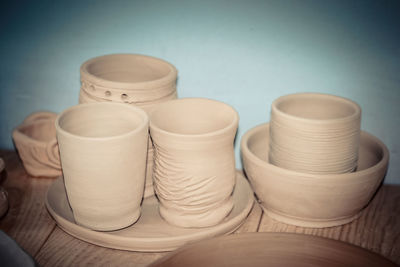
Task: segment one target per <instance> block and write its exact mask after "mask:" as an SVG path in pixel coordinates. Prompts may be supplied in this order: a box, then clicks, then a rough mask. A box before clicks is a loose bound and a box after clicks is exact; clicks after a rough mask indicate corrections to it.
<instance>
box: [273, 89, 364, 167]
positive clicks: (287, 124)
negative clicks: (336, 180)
mask: <svg viewBox="0 0 400 267" xmlns="http://www.w3.org/2000/svg"><path fill="white" fill-rule="evenodd" d="M360 122H361V109H360V107H359V106H358V105H357V104H356V103H354V102H353V101H351V100H348V99H345V98H342V97H338V96H333V95H327V94H316V93H299V94H292V95H286V96H282V97H280V98H278V99H276V100H275V101H274V102H273V103H272V107H271V122H270V132H271V135H270V144H269V146H270V151H269V159H270V161H271V163H272V164H274V165H276V166H279V167H282V168H285V169H289V170H294V171H299V172H305V173H315V174H330V173H332V174H333V173H347V172H352V171H354V170H355V169H356V167H357V160H358V147H359V143H360Z"/></svg>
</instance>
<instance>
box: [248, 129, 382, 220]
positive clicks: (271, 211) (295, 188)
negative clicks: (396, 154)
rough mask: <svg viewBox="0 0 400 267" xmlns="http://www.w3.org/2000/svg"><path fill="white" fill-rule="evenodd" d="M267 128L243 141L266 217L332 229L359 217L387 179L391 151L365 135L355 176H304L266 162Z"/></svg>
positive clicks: (252, 180) (251, 132) (353, 174)
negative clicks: (384, 179)
mask: <svg viewBox="0 0 400 267" xmlns="http://www.w3.org/2000/svg"><path fill="white" fill-rule="evenodd" d="M269 127H270V126H269V124H268V123H267V124H262V125H259V126H257V127H255V128H253V129H251V130H249V131H248V132H247V133H245V135H244V136H243V137H242V140H241V153H242V159H243V165H244V169H245V171H246V175H247V177H248V178H249V180H250V183H251V185H252V187H253V190H254V191H255V193H256V195H257V197H258V198H259V200H260V201H261V206H262V208H263V210H264V211H265V212H266V213H267V215H269V216H270V217H272V218H274V219H276V220H278V221H282V222H284V223H288V224H294V225H298V226H303V227H331V226H336V225H341V224H345V223H348V222H350V221H352V220H354V219H355V218H357V217H358V216H359V214H360V212H361V210H362V209H363V208H364V207H365V206H366V205H367V204H368V202H369V201H370V200H371V198H372V196H373V195H374V193H375V192H376V190H377V188H378V186H379V185H380V183H381V181H382V179H383V178H384V175H385V173H386V170H387V166H388V161H389V151H388V149H387V147H386V146H385V145H384V144H383V143H382V142H381V141H379V140H378V139H377V138H376V137H374V136H372V135H370V134H368V133H367V132H364V131H362V132H361V138H360V148H359V159H358V167H357V170H356V171H355V172H352V173H343V174H326V175H321V174H308V173H301V172H296V171H291V170H287V169H283V168H280V167H277V166H275V165H273V164H271V163H270V162H269V161H268V148H269V146H268V144H269V142H270V136H269Z"/></svg>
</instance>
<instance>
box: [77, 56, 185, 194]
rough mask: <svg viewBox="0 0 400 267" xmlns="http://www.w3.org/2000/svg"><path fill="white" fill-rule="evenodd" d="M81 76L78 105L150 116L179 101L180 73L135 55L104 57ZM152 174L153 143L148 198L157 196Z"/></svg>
mask: <svg viewBox="0 0 400 267" xmlns="http://www.w3.org/2000/svg"><path fill="white" fill-rule="evenodd" d="M80 72H81V83H82V86H81V90H80V95H79V103H93V102H104V101H112V102H120V103H129V104H134V105H136V106H138V107H140V108H142V109H143V110H144V111H146V112H147V113H149V112H150V111H151V110H152V109H153V108H154V107H156V106H157V105H158V104H160V103H163V102H166V101H168V100H171V99H176V98H177V93H176V79H177V70H176V68H175V67H174V66H173V65H172V64H170V63H168V62H166V61H164V60H161V59H158V58H154V57H149V56H144V55H136V54H112V55H105V56H100V57H96V58H92V59H90V60H88V61H86V62H84V63H83V64H82V66H81V69H80ZM152 173H153V146H152V143H151V141H150V142H149V148H148V158H147V171H146V186H145V193H144V195H145V197H147V196H151V195H153V194H154V191H153V181H152Z"/></svg>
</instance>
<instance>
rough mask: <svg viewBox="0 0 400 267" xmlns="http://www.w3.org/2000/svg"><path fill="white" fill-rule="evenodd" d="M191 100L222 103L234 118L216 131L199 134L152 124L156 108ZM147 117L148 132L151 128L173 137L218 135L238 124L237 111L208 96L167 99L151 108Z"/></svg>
mask: <svg viewBox="0 0 400 267" xmlns="http://www.w3.org/2000/svg"><path fill="white" fill-rule="evenodd" d="M191 100H200V101H202V102H213V103H216V104H218V105H223V106H225V107H227V108H228V109H230V110H231V111H232V114H233V115H234V118H233V120H232V122H231V123H230V124H229V125H227V126H226V127H224V128H222V129H218V130H216V131H212V132H205V133H201V134H197V133H196V134H181V133H175V132H170V131H166V130H164V129H161V128H160V127H158V126H157V125H155V124H154V120H152V116H153V115H154V114H155V113H156V112H157V110H158V109H160V108H161V107H163V106H168V105H171V104H173V103H174V102H178V101H179V102H183V101H191ZM149 118H150V124H149V128H150V132H151V131H152V130H153V131H154V130H155V131H157V132H159V133H162V134H164V135H168V136H173V137H179V138H201V137H204V138H206V137H212V136H218V135H222V134H224V133H226V132H229V131H230V130H231V129H232V128H237V127H238V124H239V113H238V112H237V111H236V110H235V109H234V108H233V107H232V106H230V105H228V104H226V103H224V102H221V101H218V100H214V99H210V98H203V97H186V98H177V99H173V100H169V101H167V102H164V103H161V104H159V105H157V107H156V108H154V109H153V110H152V112H151V113H150V114H149Z"/></svg>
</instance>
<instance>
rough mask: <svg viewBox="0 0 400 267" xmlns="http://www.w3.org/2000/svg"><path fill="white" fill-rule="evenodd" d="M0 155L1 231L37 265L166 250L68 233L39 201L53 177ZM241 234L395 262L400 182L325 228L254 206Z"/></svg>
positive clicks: (135, 258)
mask: <svg viewBox="0 0 400 267" xmlns="http://www.w3.org/2000/svg"><path fill="white" fill-rule="evenodd" d="M0 157H2V158H3V159H4V161H5V163H6V175H3V181H2V182H1V185H2V186H3V187H4V188H5V189H6V190H7V191H8V193H9V202H10V209H9V211H8V213H7V214H6V215H5V216H4V217H3V218H2V219H0V229H1V230H3V231H4V232H5V233H7V234H8V235H9V236H10V237H12V238H13V239H14V240H16V241H17V243H18V244H19V245H20V246H21V247H22V248H23V249H24V250H25V251H27V252H28V253H29V254H30V255H32V256H33V257H34V258H35V260H36V261H37V262H38V263H39V265H40V266H146V265H148V264H149V263H151V262H153V261H155V260H156V259H158V258H160V257H163V256H164V255H167V254H168V252H165V253H148V252H147V253H140V252H130V251H121V250H115V249H108V248H103V247H99V246H96V245H92V244H89V243H86V242H84V241H81V240H79V239H76V238H74V237H72V236H70V235H68V234H67V233H65V232H64V231H63V230H61V229H60V228H59V227H58V226H57V225H56V223H55V221H54V220H53V219H52V218H51V216H50V215H49V213H48V212H47V210H46V207H45V204H44V199H45V195H46V192H47V189H48V187H49V185H50V184H51V183H52V182H53V181H54V179H49V178H33V177H30V176H28V175H27V174H26V172H25V170H24V169H23V167H22V164H21V162H20V160H19V158H18V156H17V154H16V153H15V152H14V151H0ZM4 176H5V177H4ZM243 232H292V233H302V234H309V235H317V236H322V237H326V238H332V239H336V240H341V241H344V242H348V243H351V244H354V245H357V246H360V247H363V248H366V249H368V250H371V251H374V252H376V253H379V254H381V255H383V256H384V257H386V258H388V259H390V260H392V261H393V262H395V263H397V264H400V186H394V185H384V186H382V187H381V188H380V189H379V191H378V193H377V194H376V196H375V197H374V199H373V200H372V202H371V203H370V204H369V206H368V207H367V208H366V209H365V210H364V211H363V213H362V216H361V217H360V218H359V219H357V220H355V221H353V222H352V223H350V224H347V225H344V226H338V227H331V228H325V229H313V228H302V227H296V226H292V225H287V224H284V223H280V222H277V221H275V220H273V219H271V218H269V217H267V216H266V215H265V214H264V213H263V211H262V210H261V208H260V207H259V206H258V205H257V204H255V205H254V207H253V209H252V211H251V213H250V214H249V216H248V218H247V219H246V221H245V222H244V224H243V225H242V226H241V227H240V228H239V229H238V230H237V231H236V232H235V233H234V234H238V233H243Z"/></svg>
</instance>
